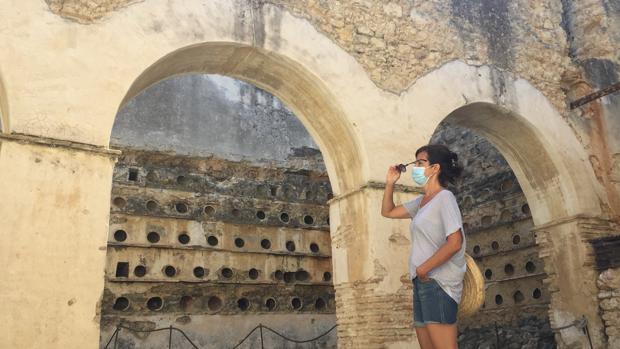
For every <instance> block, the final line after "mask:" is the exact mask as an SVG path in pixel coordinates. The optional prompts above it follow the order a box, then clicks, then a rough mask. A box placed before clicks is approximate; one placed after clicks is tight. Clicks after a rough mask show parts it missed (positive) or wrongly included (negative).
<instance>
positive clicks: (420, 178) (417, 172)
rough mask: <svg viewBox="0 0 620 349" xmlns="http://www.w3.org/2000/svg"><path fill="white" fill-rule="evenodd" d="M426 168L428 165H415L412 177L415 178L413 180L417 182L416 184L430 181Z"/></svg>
mask: <svg viewBox="0 0 620 349" xmlns="http://www.w3.org/2000/svg"><path fill="white" fill-rule="evenodd" d="M425 169H426V167H417V166H414V167H413V169H412V170H411V178H413V181H414V182H416V184H418V185H425V184H426V182H428V177H426V176H425V175H424V170H425Z"/></svg>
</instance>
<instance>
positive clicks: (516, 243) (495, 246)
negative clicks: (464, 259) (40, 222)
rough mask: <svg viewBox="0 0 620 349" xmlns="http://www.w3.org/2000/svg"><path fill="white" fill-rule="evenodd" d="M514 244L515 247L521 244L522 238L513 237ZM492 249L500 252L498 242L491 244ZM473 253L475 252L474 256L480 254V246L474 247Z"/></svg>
mask: <svg viewBox="0 0 620 349" xmlns="http://www.w3.org/2000/svg"><path fill="white" fill-rule="evenodd" d="M512 243H513V245H518V244H520V243H521V236H519V235H515V236H513V237H512ZM491 249H493V251H497V250H499V242H497V241H493V242H491ZM473 252H474V254H480V245H476V246H474V248H473Z"/></svg>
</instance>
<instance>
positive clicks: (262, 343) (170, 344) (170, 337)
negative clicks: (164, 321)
mask: <svg viewBox="0 0 620 349" xmlns="http://www.w3.org/2000/svg"><path fill="white" fill-rule="evenodd" d="M337 326H338V325H334V326H332V327H331V328H330V329H329V330H327V331H326V332H324V333H322V334H320V335H318V336H316V337H314V338H311V339H306V340H298V339H292V338H289V337H287V336H285V335H283V334H281V333H279V332H278V331H276V330H274V329H272V328H270V327H267V326H265V325H263V324H259V325H258V326H256V327H254V328H253V329H252V330H251V331H250V332H249V333H248V334H247V335H246V336H245V337H244V338H243V339H242V340H241V341H240V342H239V343H237V345H235V346H234V347H232V349H236V348H238V347H239V346H240V345H241V344H243V343H244V342H245V341H246V340H247V339H248V338H249V337H250V336H251V335H252V334H253V333H254V332H255V331H256V330H257V329H258V330H259V331H260V344H261V348H264V347H265V344H264V339H263V328H264V329H266V330H268V331H271V332H273V333H274V334H276V335H277V336H279V337H281V338H283V339H284V340H287V341H289V342H293V343H297V344H302V343H309V342H314V341H316V340H318V339H320V338H322V337H325V336H326V335H328V334H329V333H330V332H331V331H333V330H334V328H336V327H337ZM121 329H125V330H127V331H130V332H136V333H150V332H160V331H168V348H172V331H173V330H174V331H178V332H179V333H181V334H182V335H183V338H185V339H186V340H187V342H188V343H189V344H191V345H192V347H194V348H195V349H200V348H199V347H198V346H197V345H196V344H195V343H194V342H192V340H191V339H190V338H189V337H188V336H187V334H185V332H183V330H181V329H180V328H176V327H173V326H168V327H162V328H155V329H152V330H141V329H136V328H131V327H127V326H124V325H118V326H116V330H114V333H112V336H110V339H109V340H108V342H107V343H106V345H105V347H104V349H107V348H108V347H109V345H110V343H112V340H114V349H116V347H117V342H118V335H119V333H120V332H121Z"/></svg>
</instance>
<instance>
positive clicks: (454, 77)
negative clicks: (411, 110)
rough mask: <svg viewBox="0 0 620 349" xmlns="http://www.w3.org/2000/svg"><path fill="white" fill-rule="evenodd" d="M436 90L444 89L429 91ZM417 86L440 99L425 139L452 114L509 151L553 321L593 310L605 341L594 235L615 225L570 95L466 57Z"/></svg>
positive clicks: (596, 336) (576, 334)
mask: <svg viewBox="0 0 620 349" xmlns="http://www.w3.org/2000/svg"><path fill="white" fill-rule="evenodd" d="M429 90H430V91H435V93H436V92H437V91H441V92H442V93H436V94H434V95H432V96H429V92H428V91H429ZM411 92H412V94H411V95H410V96H408V98H410V100H409V102H414V101H424V100H428V99H432V105H429V103H427V105H425V106H424V108H422V110H423V111H424V112H425V116H426V117H427V119H426V121H427V122H426V123H420V131H421V132H422V135H423V137H422V138H423V139H422V141H428V140H429V139H430V137H431V135H432V134H433V132H434V130H435V129H436V127H437V126H438V125H439V123H440V122H441V121H443V120H445V121H447V122H449V123H453V124H456V125H459V126H462V127H466V128H469V129H472V130H474V131H476V132H477V133H480V134H481V135H482V136H484V137H485V138H486V139H487V140H488V141H489V142H490V143H492V144H493V145H494V146H495V147H496V148H497V149H498V150H499V151H500V153H502V155H503V156H504V158H505V159H506V160H507V162H508V163H509V165H510V167H511V168H512V170H513V172H514V174H515V176H516V177H517V179H518V180H519V183H520V185H521V187H522V189H523V193H524V194H525V197H526V199H527V201H528V204H529V206H530V208H531V215H532V218H533V221H534V225H535V227H534V229H533V230H534V232H535V234H536V236H537V238H536V241H537V243H538V244H539V245H540V247H541V249H540V251H541V254H540V257H541V258H542V259H543V260H544V264H545V272H546V274H547V275H548V277H547V279H546V281H545V282H546V283H548V284H549V288H550V289H554V291H553V293H552V294H551V296H550V298H551V304H550V308H549V319H550V323H551V327H560V326H563V325H565V324H567V323H570V322H572V321H575V320H576V319H578V318H580V317H581V316H585V317H586V318H587V320H588V323H589V326H590V333H591V334H592V341H593V343H594V345H595V346H601V347H602V346H603V343H604V342H605V337H604V332H603V328H604V326H603V324H602V321H601V318H600V316H599V314H598V310H597V309H598V299H597V294H598V289H597V287H596V277H597V276H598V273H597V272H596V271H595V270H594V269H593V268H592V267H591V263H592V261H590V260H589V258H590V257H588V255H587V253H586V252H587V251H588V248H589V247H588V246H587V245H588V244H587V242H586V241H587V239H590V238H592V237H593V236H597V235H599V234H605V233H606V232H607V231H609V230H612V228H611V226H610V224H609V221H608V219H609V213H608V212H606V211H605V206H606V205H607V203H608V198H607V196H606V194H605V191H604V189H603V187H602V185H601V183H599V182H598V181H597V178H596V175H595V173H594V170H593V168H592V165H591V164H590V161H589V156H588V153H587V151H586V149H585V147H584V145H583V144H582V143H581V141H580V140H579V139H578V137H577V135H576V133H575V132H574V130H572V129H571V126H570V125H569V124H568V123H567V122H566V120H565V118H563V117H562V115H561V114H560V113H559V112H558V109H561V105H560V103H562V102H559V103H557V102H556V103H555V104H552V103H551V102H550V101H549V100H548V99H547V98H546V97H545V95H544V94H543V93H542V91H540V90H538V89H537V88H535V87H534V86H532V85H531V84H530V83H529V82H527V81H525V80H523V79H518V78H515V77H513V76H512V75H510V74H509V73H507V72H504V71H500V70H497V69H495V68H493V67H489V66H481V67H474V66H470V65H467V64H465V63H463V62H460V61H453V62H450V63H447V64H445V65H444V66H442V67H440V68H438V69H437V70H435V71H433V72H431V73H429V74H428V75H427V76H425V77H423V78H421V79H420V80H418V81H417V82H416V84H415V85H414V86H413V87H412V91H411ZM546 92H550V91H546ZM551 92H553V91H551ZM555 93H557V91H555ZM554 105H555V106H556V107H557V106H559V107H558V109H556V107H554ZM592 226H596V228H591V227H592ZM556 341H557V342H558V345H559V346H566V347H569V346H577V345H586V343H587V342H586V338H585V336H584V335H583V334H582V332H580V331H579V330H577V329H574V328H571V329H566V330H564V331H561V332H558V333H557V334H556ZM579 343H581V344H579Z"/></svg>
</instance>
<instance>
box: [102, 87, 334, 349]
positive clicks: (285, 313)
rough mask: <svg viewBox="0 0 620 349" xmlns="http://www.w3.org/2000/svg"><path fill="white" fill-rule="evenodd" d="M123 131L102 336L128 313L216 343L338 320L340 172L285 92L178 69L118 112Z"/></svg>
mask: <svg viewBox="0 0 620 349" xmlns="http://www.w3.org/2000/svg"><path fill="white" fill-rule="evenodd" d="M112 141H113V143H114V144H115V147H117V148H118V149H119V150H121V151H122V156H121V157H120V158H119V160H118V162H117V164H116V166H115V169H114V175H113V186H112V198H111V212H110V225H109V226H110V232H109V236H108V249H107V262H106V284H105V290H104V295H103V300H102V319H101V343H102V345H103V344H105V343H106V342H107V341H108V339H109V338H110V336H112V334H113V333H114V330H115V329H116V326H117V325H119V324H123V325H124V326H128V327H131V328H136V329H142V330H149V329H154V328H158V327H167V326H170V325H173V326H175V327H177V328H180V329H182V330H184V331H185V332H186V333H187V334H188V336H189V337H190V338H191V339H192V340H193V341H194V342H197V343H205V348H220V347H230V346H233V345H234V344H236V343H237V342H238V341H239V340H241V339H242V338H243V337H244V336H245V335H246V334H247V333H249V332H250V330H251V329H252V328H253V327H254V326H257V325H258V324H259V323H262V324H264V325H267V326H269V327H272V328H274V329H276V330H278V331H280V332H281V333H282V334H284V335H286V336H288V337H290V338H295V339H307V338H312V337H316V336H317V335H320V334H322V333H323V332H325V331H327V330H328V329H329V328H331V327H332V326H333V325H334V324H335V320H336V319H335V315H334V313H335V295H334V287H333V284H332V264H331V240H330V234H329V214H328V208H327V204H326V202H327V200H329V199H330V198H332V192H331V186H330V184H329V179H328V177H327V174H326V173H325V167H324V164H323V159H322V157H321V153H320V152H319V150H318V149H317V147H316V145H315V144H314V142H313V141H312V138H311V137H310V136H309V135H308V133H307V131H306V130H305V129H304V127H303V126H302V125H301V123H300V122H299V120H298V119H297V118H296V117H295V115H293V114H292V112H290V111H289V110H288V109H286V107H284V106H283V105H282V103H281V102H280V101H279V100H278V99H277V98H276V97H274V96H272V95H271V94H269V93H267V92H265V91H263V90H260V89H258V88H256V87H254V86H252V85H249V84H246V83H243V82H241V81H238V80H233V79H230V78H225V77H221V76H213V75H185V76H180V77H175V78H172V79H169V80H165V81H162V82H161V83H159V84H156V85H154V86H152V87H150V88H149V89H147V90H146V91H145V92H144V93H142V94H140V95H139V96H137V97H136V98H135V99H133V100H131V101H130V102H129V103H128V104H127V105H126V106H125V107H124V108H123V109H122V110H121V111H120V112H119V115H118V117H117V119H116V123H115V126H114V132H113V135H112ZM205 329H207V330H205ZM160 337H161V336H160ZM160 337H158V336H157V334H156V333H152V334H148V335H139V336H137V335H136V334H135V333H131V331H126V330H123V335H122V336H121V337H120V338H121V339H122V340H121V347H123V348H125V347H126V348H130V347H133V346H149V347H165V346H166V345H167V338H163V337H161V338H160ZM335 338H336V335H335V331H334V332H331V333H330V334H329V335H327V336H325V337H324V338H322V339H321V340H318V341H316V342H314V343H313V344H312V347H316V348H325V347H334V346H335ZM251 340H252V341H255V338H251ZM265 340H266V345H267V346H269V345H278V346H281V347H288V346H290V345H293V344H292V343H290V342H289V343H287V342H284V341H282V339H281V338H278V337H274V336H273V334H272V335H271V336H270V337H269V338H265ZM182 342H183V340H182V338H177V339H176V340H175V343H177V344H178V345H181V346H183V345H184V344H183V343H182ZM268 343H271V344H268Z"/></svg>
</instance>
